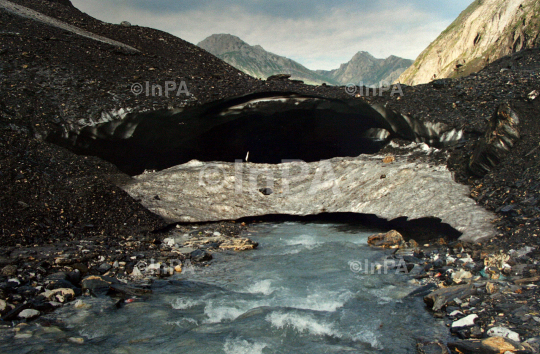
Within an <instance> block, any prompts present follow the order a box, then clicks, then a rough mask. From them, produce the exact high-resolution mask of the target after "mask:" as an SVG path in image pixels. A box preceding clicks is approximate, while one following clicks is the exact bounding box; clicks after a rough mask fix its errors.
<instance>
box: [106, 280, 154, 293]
mask: <svg viewBox="0 0 540 354" xmlns="http://www.w3.org/2000/svg"><path fill="white" fill-rule="evenodd" d="M111 290H112V291H113V292H115V293H117V294H121V295H123V296H145V295H148V294H151V293H152V290H150V289H141V288H136V287H132V286H127V285H124V284H122V283H114V284H111Z"/></svg>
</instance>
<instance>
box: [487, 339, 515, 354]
mask: <svg viewBox="0 0 540 354" xmlns="http://www.w3.org/2000/svg"><path fill="white" fill-rule="evenodd" d="M482 346H484V347H486V348H489V349H491V350H493V351H495V352H496V353H501V354H502V353H505V352H507V351H509V352H512V353H513V352H514V351H516V349H518V350H519V349H521V348H520V346H516V345H515V343H512V342H510V341H508V340H506V339H505V338H502V337H491V338H487V339H484V340H483V341H482Z"/></svg>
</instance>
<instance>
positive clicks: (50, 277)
mask: <svg viewBox="0 0 540 354" xmlns="http://www.w3.org/2000/svg"><path fill="white" fill-rule="evenodd" d="M67 277H68V276H67V274H66V273H64V272H58V273H53V274H49V275H47V276H46V277H45V279H44V280H45V282H53V281H59V280H67Z"/></svg>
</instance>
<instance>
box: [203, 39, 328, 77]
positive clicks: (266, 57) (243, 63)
mask: <svg viewBox="0 0 540 354" xmlns="http://www.w3.org/2000/svg"><path fill="white" fill-rule="evenodd" d="M197 45H198V46H199V47H201V48H202V49H204V50H206V51H208V52H210V53H212V54H214V55H215V56H217V57H218V58H220V59H222V60H223V61H225V62H227V63H228V64H230V65H232V66H234V67H235V68H237V69H239V70H241V71H243V72H245V73H246V74H248V75H251V76H253V77H257V78H262V79H266V78H267V77H269V76H272V75H276V74H290V75H291V78H292V79H296V80H302V81H305V82H306V83H310V84H321V83H323V82H326V83H329V84H336V82H334V81H332V80H329V79H328V78H326V77H323V76H321V75H320V74H318V73H316V72H314V71H311V70H309V69H308V68H306V67H304V66H302V65H300V64H299V63H297V62H295V61H294V60H291V59H289V58H286V57H282V56H279V55H276V54H273V53H270V52H268V51H266V50H264V48H263V47H261V46H260V45H254V46H251V45H249V44H248V43H246V42H244V41H243V40H241V39H240V38H239V37H237V36H234V35H231V34H224V33H221V34H213V35H211V36H209V37H207V38H206V39H204V40H203V41H201V42H199V44H197Z"/></svg>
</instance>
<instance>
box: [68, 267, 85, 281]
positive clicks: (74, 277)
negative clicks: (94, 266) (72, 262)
mask: <svg viewBox="0 0 540 354" xmlns="http://www.w3.org/2000/svg"><path fill="white" fill-rule="evenodd" d="M81 277H82V276H81V271H80V270H78V269H74V270H73V271H71V272H69V273H68V275H67V280H68V281H69V282H70V283H71V284H79V283H80V282H81Z"/></svg>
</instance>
